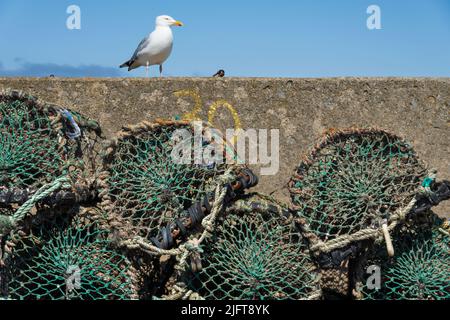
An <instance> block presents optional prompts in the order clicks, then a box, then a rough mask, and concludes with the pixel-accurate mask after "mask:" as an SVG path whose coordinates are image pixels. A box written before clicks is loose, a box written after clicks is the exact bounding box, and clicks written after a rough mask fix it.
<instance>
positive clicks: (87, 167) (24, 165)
mask: <svg viewBox="0 0 450 320" xmlns="http://www.w3.org/2000/svg"><path fill="white" fill-rule="evenodd" d="M100 134H101V132H100V127H99V125H98V124H97V123H96V122H95V121H92V120H90V119H88V118H86V117H84V116H82V115H81V114H79V113H76V112H74V111H70V110H67V109H64V108H61V107H58V106H55V105H50V104H47V103H45V102H41V101H38V99H37V98H34V97H32V96H29V95H26V94H23V93H21V92H17V91H4V92H2V93H0V215H1V217H0V235H1V234H3V235H4V234H7V233H8V232H9V231H11V229H12V228H13V227H12V226H13V225H14V226H16V225H19V224H20V220H22V219H23V216H24V215H26V214H28V213H29V212H30V211H34V212H35V211H36V210H40V209H41V208H43V207H54V206H58V205H68V206H69V207H70V206H71V205H73V204H75V203H81V202H82V201H86V200H90V199H92V198H93V195H92V194H93V193H95V192H94V190H93V182H94V180H95V176H96V174H95V173H96V163H97V161H98V149H99V143H98V142H99V141H100V139H101V138H100ZM62 179H64V183H63V182H62V181H63V180H62ZM58 192H59V193H58ZM41 196H42V197H41ZM34 199H36V200H34ZM28 201H31V203H30V202H28ZM25 203H27V205H26V206H25V208H24V210H23V212H21V213H20V214H17V216H14V213H16V212H17V210H18V209H19V208H20V206H22V205H23V204H25ZM5 216H9V217H11V219H13V220H14V221H6V220H7V219H6V218H5Z"/></svg>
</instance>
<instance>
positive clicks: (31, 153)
mask: <svg viewBox="0 0 450 320" xmlns="http://www.w3.org/2000/svg"><path fill="white" fill-rule="evenodd" d="M0 133H1V135H0V172H1V174H0V186H2V187H8V188H9V187H20V188H25V187H30V186H34V185H35V184H37V183H41V184H42V183H45V182H49V181H51V180H52V179H54V178H56V177H59V176H60V175H61V174H62V173H63V172H62V169H63V164H64V159H63V154H62V153H61V150H59V143H58V138H59V136H58V133H57V132H56V131H55V130H54V127H53V126H52V124H51V119H50V117H49V114H48V113H47V112H45V111H44V110H43V109H42V108H40V107H38V106H35V105H33V104H30V101H28V100H24V99H12V98H9V97H7V96H0Z"/></svg>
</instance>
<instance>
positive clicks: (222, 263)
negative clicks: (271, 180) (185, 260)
mask: <svg viewBox="0 0 450 320" xmlns="http://www.w3.org/2000/svg"><path fill="white" fill-rule="evenodd" d="M282 211H283V210H282V209H281V208H280V207H278V206H277V205H275V204H273V203H267V201H265V200H263V199H260V198H258V197H255V198H253V200H245V201H238V202H237V203H236V204H235V205H233V206H231V207H230V208H229V209H228V210H227V212H226V213H225V214H224V215H223V216H222V217H219V218H218V220H217V222H216V225H215V228H214V229H215V230H214V234H213V236H212V237H211V238H210V239H208V240H207V241H206V242H204V243H203V244H202V245H201V248H202V251H203V253H202V265H203V269H202V271H201V272H200V273H198V274H194V275H193V276H192V278H191V279H190V280H189V285H190V288H191V289H193V290H194V291H195V292H197V293H198V294H199V295H200V296H201V297H203V298H205V299H225V300H282V299H289V300H292V299H313V298H318V296H319V293H318V290H317V274H316V272H315V271H316V270H315V267H314V264H313V263H312V261H311V260H310V257H309V254H308V252H307V250H306V246H305V245H304V244H303V241H302V239H301V237H300V235H299V233H298V230H296V228H295V224H294V222H293V220H292V218H289V216H288V215H286V216H284V215H282V214H280V213H281V212H282Z"/></svg>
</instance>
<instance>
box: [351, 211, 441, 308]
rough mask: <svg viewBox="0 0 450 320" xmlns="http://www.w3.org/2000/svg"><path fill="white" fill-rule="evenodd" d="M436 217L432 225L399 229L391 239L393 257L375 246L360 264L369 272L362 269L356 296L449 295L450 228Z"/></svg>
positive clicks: (438, 297)
mask: <svg viewBox="0 0 450 320" xmlns="http://www.w3.org/2000/svg"><path fill="white" fill-rule="evenodd" d="M435 220H436V224H435V225H434V226H433V227H432V228H417V227H416V228H412V229H410V230H408V231H407V232H405V231H403V232H400V230H399V231H398V232H397V233H398V234H399V235H398V237H397V239H398V240H397V241H396V242H395V243H394V245H395V249H396V254H395V256H394V257H392V258H391V257H387V256H386V253H385V250H383V249H384V248H382V247H380V246H374V248H373V249H372V250H370V251H369V255H368V257H369V258H368V259H367V261H365V263H364V268H363V269H366V270H369V268H370V271H371V272H369V273H365V274H364V273H363V275H364V277H362V278H363V280H362V281H360V282H359V283H358V285H359V286H358V289H359V290H358V291H357V293H356V297H357V298H359V299H365V300H448V299H450V235H449V231H450V228H449V224H448V222H444V221H442V220H440V219H439V218H437V217H436V219H435ZM375 268H378V269H377V270H376V269H375ZM377 272H378V273H377ZM378 276H379V279H378V278H377V277H378Z"/></svg>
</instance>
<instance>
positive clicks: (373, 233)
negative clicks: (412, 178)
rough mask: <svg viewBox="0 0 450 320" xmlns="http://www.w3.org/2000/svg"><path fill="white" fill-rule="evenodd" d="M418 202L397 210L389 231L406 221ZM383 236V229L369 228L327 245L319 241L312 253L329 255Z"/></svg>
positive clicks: (339, 238)
mask: <svg viewBox="0 0 450 320" xmlns="http://www.w3.org/2000/svg"><path fill="white" fill-rule="evenodd" d="M416 201H417V200H416V199H415V198H414V199H413V200H411V202H410V203H409V204H408V205H407V206H406V207H405V208H403V209H399V210H397V212H396V213H394V214H393V215H392V216H391V219H390V224H389V226H388V227H387V228H388V231H392V230H393V229H394V228H395V227H396V226H397V224H398V223H399V222H400V221H402V220H404V219H405V217H406V215H407V214H408V213H409V212H410V211H411V209H412V208H413V207H414V205H415V204H416ZM382 235H383V232H382V230H381V229H373V228H367V229H363V230H360V231H358V232H355V233H353V234H351V235H343V236H340V237H338V238H336V239H333V240H329V241H327V242H326V243H325V242H323V241H320V240H319V241H317V243H315V244H313V245H311V250H312V251H317V250H318V251H319V252H325V253H329V252H331V251H334V250H336V249H339V248H342V247H344V246H347V245H349V244H350V243H352V242H356V241H362V240H366V239H371V238H373V239H379V238H380V237H382Z"/></svg>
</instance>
